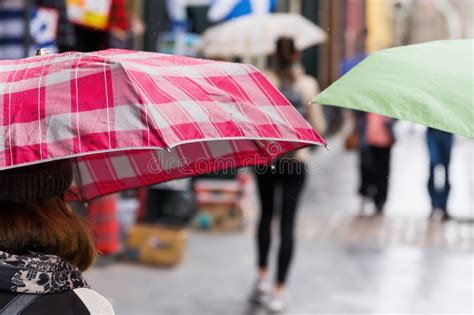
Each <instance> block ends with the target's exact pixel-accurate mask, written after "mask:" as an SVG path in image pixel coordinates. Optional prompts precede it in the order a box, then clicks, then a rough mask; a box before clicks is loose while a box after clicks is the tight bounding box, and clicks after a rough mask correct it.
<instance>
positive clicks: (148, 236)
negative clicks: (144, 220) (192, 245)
mask: <svg viewBox="0 0 474 315" xmlns="http://www.w3.org/2000/svg"><path fill="white" fill-rule="evenodd" d="M186 240H187V232H186V231H185V230H184V229H178V228H171V227H165V226H159V225H142V224H140V225H135V226H133V227H132V228H131V229H130V230H129V231H128V233H127V237H126V241H125V244H126V248H127V250H126V251H127V256H128V257H129V258H130V259H131V260H136V261H139V262H142V263H146V264H152V265H156V266H166V267H172V266H175V265H177V264H179V263H180V262H181V261H182V259H183V256H184V252H185V249H186Z"/></svg>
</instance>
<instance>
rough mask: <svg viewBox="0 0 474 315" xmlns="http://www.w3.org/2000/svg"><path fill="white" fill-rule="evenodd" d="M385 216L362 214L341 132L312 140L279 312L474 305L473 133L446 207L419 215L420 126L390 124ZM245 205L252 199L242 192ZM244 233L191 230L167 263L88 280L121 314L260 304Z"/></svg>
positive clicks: (463, 310)
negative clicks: (183, 249) (182, 250)
mask: <svg viewBox="0 0 474 315" xmlns="http://www.w3.org/2000/svg"><path fill="white" fill-rule="evenodd" d="M397 135H398V137H399V142H398V143H397V145H396V146H395V148H394V151H393V159H392V162H393V163H392V173H391V177H390V181H391V189H390V193H389V201H388V204H387V209H386V215H385V216H384V217H377V218H376V217H369V216H360V215H359V213H358V211H359V210H358V209H359V201H358V198H357V196H356V194H355V190H356V186H357V172H356V168H355V165H356V156H355V154H354V153H347V152H344V151H343V149H342V138H340V137H336V138H333V139H329V142H330V144H331V150H330V151H329V152H327V151H325V150H324V149H321V150H319V151H318V152H317V153H316V154H315V156H314V161H315V162H316V163H317V164H316V165H317V166H318V167H317V171H316V172H315V173H313V174H312V175H311V176H310V179H309V181H308V183H307V187H306V190H305V193H304V196H303V200H302V203H301V210H300V216H299V232H298V236H299V244H298V251H297V259H296V262H295V265H294V269H293V272H292V274H291V279H290V280H291V281H290V285H289V290H290V293H291V306H290V310H289V312H288V314H472V313H473V310H474V307H473V303H474V302H473V300H474V289H473V286H474V261H473V259H474V256H473V249H474V230H473V228H474V225H473V222H474V193H473V192H474V163H473V162H474V161H473V157H474V144H473V142H472V141H471V142H469V141H467V140H465V139H461V138H458V139H457V140H456V147H455V149H454V152H453V161H452V170H451V175H452V195H451V199H450V204H449V208H450V210H451V213H452V215H453V216H454V217H455V218H456V220H454V221H452V222H449V223H446V224H441V223H436V222H428V221H427V220H426V216H427V215H428V213H429V210H430V209H429V199H428V195H427V192H426V186H425V184H426V180H427V153H426V145H425V142H424V133H423V129H422V128H418V127H415V128H413V127H412V126H410V125H408V124H405V123H399V124H398V126H397ZM251 204H253V202H251ZM253 208H254V209H253V210H251V211H249V214H248V224H247V228H246V229H245V230H244V231H243V232H242V233H233V234H208V233H196V232H192V233H190V235H189V242H188V251H187V253H186V259H185V261H184V262H183V264H181V265H180V266H178V267H177V268H174V269H170V270H167V269H153V268H150V267H143V266H137V265H129V264H117V265H113V266H111V267H107V268H94V269H93V270H92V271H90V272H89V273H88V274H87V276H88V279H89V281H90V282H91V285H92V286H93V287H94V288H95V289H97V290H98V291H99V292H100V293H102V294H103V295H105V296H106V297H107V298H109V299H110V300H111V301H112V303H113V304H114V306H115V308H116V311H117V313H118V314H129V315H135V314H136V315H140V314H143V315H148V314H176V315H178V314H180V315H181V314H183V315H188V314H189V315H191V314H196V315H201V314H219V315H221V314H232V315H233V314H249V315H250V314H266V312H265V311H264V310H262V309H259V308H253V307H251V306H250V305H249V304H248V303H247V302H246V298H247V295H248V293H249V290H250V287H251V284H252V281H253V277H254V249H253V238H252V236H253V222H254V220H255V212H256V211H255V208H257V206H256V205H255V206H254V207H253Z"/></svg>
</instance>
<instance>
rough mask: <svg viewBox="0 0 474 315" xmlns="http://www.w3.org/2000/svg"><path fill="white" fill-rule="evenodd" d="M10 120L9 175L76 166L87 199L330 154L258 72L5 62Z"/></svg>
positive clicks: (1, 82) (3, 122)
mask: <svg viewBox="0 0 474 315" xmlns="http://www.w3.org/2000/svg"><path fill="white" fill-rule="evenodd" d="M0 110H1V112H2V115H0V170H4V169H8V168H13V167H21V166H25V165H30V164H37V163H42V162H47V161H52V160H57V159H64V158H75V161H76V164H75V184H76V186H77V187H78V188H79V193H80V196H81V197H82V198H84V199H91V198H94V197H97V196H101V195H105V194H108V193H112V192H116V191H120V190H125V189H130V188H134V187H139V186H144V185H150V184H155V183H159V182H163V181H167V180H171V179H176V178H181V177H188V176H193V175H196V174H202V173H208V172H212V171H216V170H221V169H225V168H231V167H240V166H248V165H255V164H266V163H269V162H270V161H271V160H272V159H273V158H275V157H277V156H279V155H281V154H283V153H285V152H288V151H290V150H294V149H299V148H302V147H305V146H308V145H311V144H323V143H324V140H323V139H322V138H321V137H320V136H319V135H318V134H317V133H316V132H315V131H314V130H313V129H312V128H311V127H310V126H309V124H308V123H307V122H306V121H305V120H304V118H303V117H302V116H301V115H300V114H299V113H298V112H297V111H296V110H295V109H294V108H293V106H292V105H291V104H290V103H289V102H288V101H287V100H286V99H285V98H284V97H283V96H282V94H281V93H280V92H279V91H278V90H277V89H276V88H275V87H274V86H272V85H271V84H270V83H269V81H268V80H267V79H266V78H265V77H264V76H263V75H262V73H260V72H259V71H258V70H257V69H256V68H255V67H253V66H248V65H242V64H232V63H224V62H215V61H208V60H200V59H193V58H185V57H178V56H168V55H162V54H156V53H146V52H132V51H125V50H107V51H100V52H96V53H88V54H84V53H77V52H72V53H64V54H57V55H46V56H37V57H31V58H27V59H20V60H16V61H13V60H9V61H0Z"/></svg>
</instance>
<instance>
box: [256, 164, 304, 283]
mask: <svg viewBox="0 0 474 315" xmlns="http://www.w3.org/2000/svg"><path fill="white" fill-rule="evenodd" d="M305 176H306V172H305V170H304V164H303V163H301V162H299V161H296V160H285V161H283V162H281V161H280V162H277V164H276V168H275V169H274V170H271V169H270V168H267V169H265V170H257V179H258V187H259V191H260V200H261V205H262V209H261V215H260V221H259V225H258V231H257V248H258V266H259V268H267V267H268V255H269V251H270V246H271V239H272V231H271V227H272V221H273V217H274V215H275V212H276V211H277V209H278V210H281V215H280V248H279V252H278V270H277V274H276V281H277V283H278V284H280V285H283V284H285V282H286V279H287V275H288V270H289V267H290V264H291V260H292V257H293V252H294V249H293V248H294V242H295V241H294V238H295V235H294V234H295V219H296V209H297V203H298V198H299V196H300V193H301V189H302V187H303V184H304V180H305ZM275 197H277V198H278V197H280V198H278V199H276V198H275Z"/></svg>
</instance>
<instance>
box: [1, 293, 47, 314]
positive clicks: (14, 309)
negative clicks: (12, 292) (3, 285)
mask: <svg viewBox="0 0 474 315" xmlns="http://www.w3.org/2000/svg"><path fill="white" fill-rule="evenodd" d="M39 297H40V295H38V294H18V295H17V296H15V297H14V298H13V300H11V301H10V303H8V304H7V305H6V306H5V307H4V308H3V309H1V310H0V315H19V314H21V313H22V312H23V311H24V310H26V309H27V308H28V307H29V306H30V305H31V304H33V303H34V301H36V300H37V299H38V298H39Z"/></svg>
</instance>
